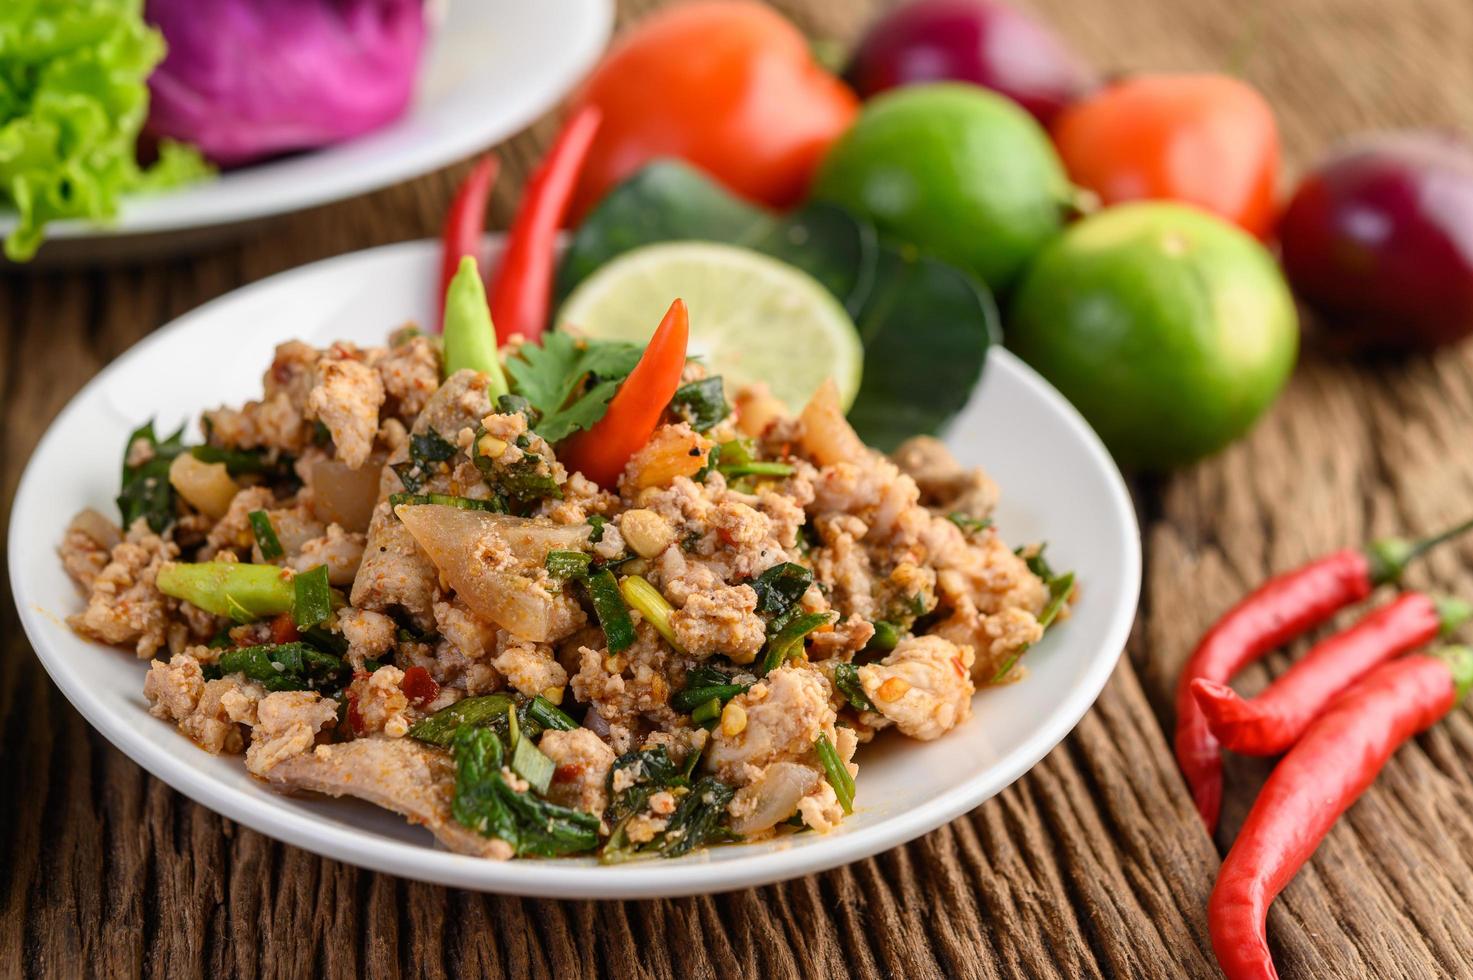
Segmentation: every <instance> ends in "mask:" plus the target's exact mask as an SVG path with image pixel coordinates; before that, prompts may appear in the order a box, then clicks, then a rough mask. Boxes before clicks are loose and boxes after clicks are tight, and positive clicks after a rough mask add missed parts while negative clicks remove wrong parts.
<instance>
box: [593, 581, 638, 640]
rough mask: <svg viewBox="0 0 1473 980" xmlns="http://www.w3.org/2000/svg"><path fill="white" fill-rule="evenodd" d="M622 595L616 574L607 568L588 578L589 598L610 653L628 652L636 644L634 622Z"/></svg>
mask: <svg viewBox="0 0 1473 980" xmlns="http://www.w3.org/2000/svg"><path fill="white" fill-rule="evenodd" d="M621 593H622V590H621V589H620V588H619V583H618V581H617V580H616V579H615V578H614V573H613V572H611V571H609V570H608V569H607V568H605V569H602V570H601V571H598V572H595V573H594V574H592V575H590V576H588V598H589V599H590V601H592V603H593V613H594V615H595V616H597V617H598V624H599V625H600V626H602V627H603V631H604V639H605V640H606V641H607V642H608V648H609V652H610V653H618V652H620V651H621V650H627V649H629V647H630V645H631V644H633V643H634V620H632V619H630V618H629V607H628V606H626V605H624V597H623V595H622V594H621Z"/></svg>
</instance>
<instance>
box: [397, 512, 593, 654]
mask: <svg viewBox="0 0 1473 980" xmlns="http://www.w3.org/2000/svg"><path fill="white" fill-rule="evenodd" d="M395 512H396V513H397V514H398V515H399V518H400V519H401V520H402V521H403V522H404V526H405V527H406V528H408V529H409V533H410V534H412V535H414V540H415V541H417V542H418V543H419V546H420V547H421V548H423V549H424V551H425V554H427V555H429V556H430V561H432V562H434V563H435V567H436V568H438V569H439V570H440V574H441V575H443V576H444V577H445V580H446V581H448V582H449V583H450V587H451V588H453V589H454V590H455V593H456V595H458V596H459V597H460V598H461V600H462V601H463V602H465V604H466V605H467V606H469V607H470V609H471V611H472V612H473V613H475V614H476V615H477V616H479V617H481V618H482V619H485V620H487V621H489V622H492V623H495V624H496V625H498V626H500V627H501V628H503V629H505V630H508V631H509V632H511V633H512V634H513V635H514V636H518V637H521V638H523V639H527V640H533V641H536V642H546V641H547V640H549V639H551V634H552V628H553V620H554V617H553V612H554V609H553V604H554V602H555V599H554V597H553V596H552V595H550V594H549V593H548V592H547V591H546V590H545V589H543V588H542V586H541V585H539V584H538V583H537V582H536V581H534V580H533V579H532V578H531V577H530V576H528V575H519V574H517V573H516V572H513V571H507V570H505V569H498V568H489V567H487V565H486V564H485V562H484V561H483V560H482V558H481V555H482V554H483V553H484V546H485V544H486V539H487V538H488V537H492V536H495V537H498V538H500V539H501V540H502V541H504V542H506V544H507V547H509V548H510V549H511V551H512V552H513V553H514V554H515V555H516V556H517V557H518V558H520V559H522V560H523V561H526V562H528V563H529V564H531V565H534V566H540V565H541V564H542V562H543V561H544V560H545V559H546V558H547V553H548V552H549V551H553V550H569V549H578V548H581V547H582V546H583V545H584V544H585V543H586V542H587V539H588V533H589V529H588V527H587V526H583V525H577V526H570V525H564V524H554V523H552V522H551V521H545V520H538V519H534V518H525V517H510V516H507V515H505V514H488V513H486V512H484V511H478V510H461V509H460V508H458V507H446V506H442V505H440V504H418V505H404V506H401V507H399V508H398V509H397V510H396V511H395Z"/></svg>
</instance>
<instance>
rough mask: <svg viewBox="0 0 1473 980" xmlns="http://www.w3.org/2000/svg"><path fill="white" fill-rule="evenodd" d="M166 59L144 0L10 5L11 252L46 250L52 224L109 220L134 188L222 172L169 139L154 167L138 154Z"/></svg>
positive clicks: (4, 203)
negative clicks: (159, 67) (150, 82)
mask: <svg viewBox="0 0 1473 980" xmlns="http://www.w3.org/2000/svg"><path fill="white" fill-rule="evenodd" d="M163 56H164V41H163V38H162V36H160V35H159V33H158V32H157V31H154V30H152V29H150V28H149V27H148V26H147V25H146V24H145V23H144V21H143V4H142V0H4V2H3V3H0V208H5V209H13V210H14V211H15V212H16V213H17V214H18V216H19V223H18V224H17V226H16V227H15V229H14V230H13V231H12V232H11V233H10V235H9V236H8V237H7V238H6V239H5V254H6V256H7V257H9V258H10V259H12V260H13V261H17V262H21V261H25V260H26V259H29V258H30V257H31V256H32V255H34V254H35V252H36V249H37V248H38V247H39V246H40V244H41V238H42V235H43V233H44V230H45V227H46V224H47V222H50V221H58V220H61V219H64V218H86V219H89V220H93V221H106V220H109V219H111V218H113V217H115V216H116V215H117V211H118V201H119V199H120V198H121V197H122V196H123V195H124V194H128V193H132V192H139V191H152V190H158V189H160V188H167V187H173V186H177V185H178V184H182V183H184V182H186V181H190V180H194V179H197V178H199V177H202V176H204V175H205V174H208V173H209V172H210V167H209V165H208V164H207V163H205V161H204V159H203V158H202V157H201V156H200V155H199V153H197V152H196V151H195V150H193V149H191V148H189V147H187V146H184V145H182V144H178V143H170V142H163V143H160V145H159V148H158V150H159V155H158V160H157V162H155V163H154V164H153V165H151V166H149V167H147V168H144V167H142V166H140V165H139V163H138V156H137V141H138V133H139V131H140V130H141V129H142V128H143V123H144V120H145V119H146V118H147V116H148V86H147V79H148V75H149V73H150V72H151V71H152V70H153V68H154V66H155V65H156V64H158V63H159V61H160V60H161V59H162V58H163Z"/></svg>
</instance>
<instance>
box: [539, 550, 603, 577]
mask: <svg viewBox="0 0 1473 980" xmlns="http://www.w3.org/2000/svg"><path fill="white" fill-rule="evenodd" d="M543 564H544V565H545V566H546V567H547V573H548V574H549V575H551V576H552V577H553V578H555V579H560V580H561V579H570V578H572V579H577V578H582V577H583V576H585V575H587V574H588V570H589V568H590V567H592V565H593V556H592V555H588V554H585V553H583V552H581V551H549V552H548V553H547V558H546V559H545V560H544V562H543Z"/></svg>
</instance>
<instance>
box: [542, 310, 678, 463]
mask: <svg viewBox="0 0 1473 980" xmlns="http://www.w3.org/2000/svg"><path fill="white" fill-rule="evenodd" d="M689 339H690V317H689V315H688V314H687V313H686V309H685V303H684V302H683V301H682V300H678V299H677V300H676V301H675V302H673V303H671V304H670V309H669V310H668V311H667V312H666V313H665V318H664V319H663V320H661V321H660V326H659V327H658V328H656V330H655V335H654V336H653V337H651V338H650V342H649V345H648V346H647V347H645V349H644V355H643V356H642V357H640V359H639V363H638V364H636V365H635V366H634V370H633V371H631V372H630V373H629V377H628V378H625V379H624V383H623V384H622V385H620V386H619V391H618V393H617V394H615V395H614V397H613V398H612V399H611V400H610V401H609V408H608V411H606V412H605V413H604V417H603V418H601V419H599V420H598V421H597V422H596V423H594V425H593V428H591V429H586V430H584V431H582V432H575V433H574V434H573V435H571V436H569V437H568V438H567V439H566V440H564V442H563V443H562V445H560V446H559V447H558V459H560V460H561V461H562V463H563V465H564V466H566V467H567V468H568V469H569V470H570V471H573V470H576V471H578V472H580V473H582V474H583V475H584V476H586V477H588V478H589V479H590V480H592V481H593V482H595V483H597V484H598V485H599V486H601V487H604V488H605V489H610V488H612V487H614V486H615V485H616V484H617V483H618V482H619V474H621V473H623V472H624V466H625V465H626V464H627V463H628V462H629V459H630V457H632V456H633V455H634V454H635V453H636V452H638V451H639V450H640V448H642V447H643V446H644V444H645V443H647V442H649V441H650V436H651V435H652V434H653V433H654V431H655V426H657V425H659V424H660V416H661V415H663V414H664V412H665V409H666V408H667V407H668V406H669V404H670V399H671V398H674V397H675V389H677V388H679V387H680V374H681V372H682V371H684V370H685V347H686V343H687V341H688V340H689Z"/></svg>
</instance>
